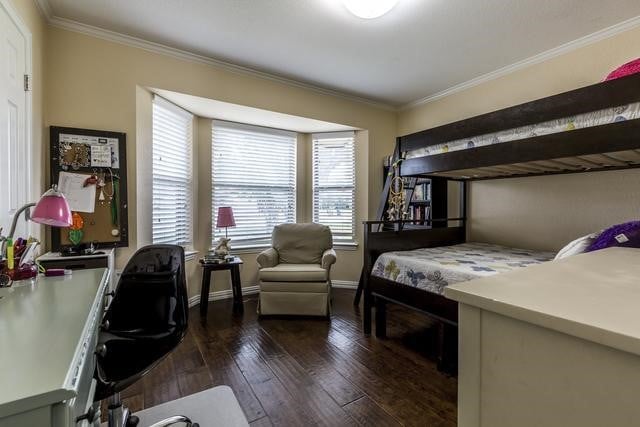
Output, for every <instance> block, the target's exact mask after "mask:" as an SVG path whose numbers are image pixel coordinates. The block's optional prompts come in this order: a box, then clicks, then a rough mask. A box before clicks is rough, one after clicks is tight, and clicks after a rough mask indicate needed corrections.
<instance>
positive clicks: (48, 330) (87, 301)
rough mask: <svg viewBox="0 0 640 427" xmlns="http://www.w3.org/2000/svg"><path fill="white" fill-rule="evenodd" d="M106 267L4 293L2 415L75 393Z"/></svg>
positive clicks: (0, 311)
mask: <svg viewBox="0 0 640 427" xmlns="http://www.w3.org/2000/svg"><path fill="white" fill-rule="evenodd" d="M107 278H108V270H107V269H105V268H100V269H92V270H77V271H74V272H73V274H72V275H71V276H60V277H44V276H40V277H38V279H37V280H33V281H22V282H16V283H15V284H14V285H13V287H12V288H9V289H8V290H7V289H0V296H1V297H2V298H0V379H1V380H0V417H3V416H7V415H9V414H12V413H16V412H20V411H21V410H23V408H24V407H26V405H27V400H28V401H29V402H28V406H29V407H32V408H33V407H39V406H44V405H48V404H51V403H54V402H60V401H63V400H66V399H68V398H71V397H73V396H74V395H75V393H76V390H75V389H74V386H73V384H72V375H73V373H72V371H73V369H72V368H73V367H74V364H75V363H77V355H78V353H79V351H78V350H79V346H80V345H81V344H82V342H83V339H84V335H85V333H86V328H87V324H88V322H89V314H90V312H91V310H92V308H94V307H95V306H96V304H99V303H100V301H99V299H100V298H102V294H101V293H100V292H99V291H101V290H102V289H104V286H106V280H107Z"/></svg>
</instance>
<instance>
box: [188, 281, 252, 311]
mask: <svg viewBox="0 0 640 427" xmlns="http://www.w3.org/2000/svg"><path fill="white" fill-rule="evenodd" d="M258 292H260V287H259V286H258V285H253V286H243V287H242V295H253V294H257V293H258ZM229 298H233V291H231V289H225V290H224V291H215V292H209V301H219V300H223V299H229ZM198 304H200V295H194V296H192V297H191V298H189V307H193V306H194V305H198Z"/></svg>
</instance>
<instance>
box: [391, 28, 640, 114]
mask: <svg viewBox="0 0 640 427" xmlns="http://www.w3.org/2000/svg"><path fill="white" fill-rule="evenodd" d="M638 26H640V16H636V17H634V18H631V19H628V20H626V21H623V22H620V23H618V24H616V25H613V26H611V27H608V28H605V29H602V30H600V31H596V32H595V33H591V34H588V35H586V36H584V37H580V38H579V39H576V40H573V41H570V42H568V43H565V44H563V45H560V46H558V47H554V48H553V49H549V50H547V51H545V52H542V53H539V54H537V55H534V56H531V57H529V58H527V59H524V60H522V61H518V62H516V63H514V64H511V65H507V66H506V67H502V68H499V69H497V70H495V71H491V72H490V73H487V74H483V75H481V76H478V77H476V78H473V79H471V80H467V81H466V82H463V83H460V84H457V85H455V86H452V87H450V88H448V89H445V90H443V91H440V92H437V93H434V94H433V95H429V96H426V97H424V98H421V99H418V100H416V101H413V102H410V103H408V104H405V105H403V106H401V107H400V108H398V111H404V110H408V109H410V108H415V107H418V106H420V105H424V104H428V103H429V102H433V101H436V100H438V99H442V98H444V97H447V96H449V95H453V94H454V93H458V92H462V91H463V90H466V89H470V88H472V87H474V86H478V85H481V84H483V83H486V82H489V81H491V80H495V79H497V78H500V77H503V76H506V75H508V74H511V73H514V72H516V71H518V70H522V69H524V68H527V67H530V66H532V65H535V64H539V63H541V62H544V61H547V60H549V59H552V58H555V57H557V56H561V55H564V54H566V53H569V52H572V51H574V50H576V49H579V48H581V47H584V46H588V45H590V44H593V43H596V42H599V41H600V40H604V39H607V38H609V37H612V36H615V35H616V34H620V33H623V32H625V31H628V30H631V29H633V28H636V27H638Z"/></svg>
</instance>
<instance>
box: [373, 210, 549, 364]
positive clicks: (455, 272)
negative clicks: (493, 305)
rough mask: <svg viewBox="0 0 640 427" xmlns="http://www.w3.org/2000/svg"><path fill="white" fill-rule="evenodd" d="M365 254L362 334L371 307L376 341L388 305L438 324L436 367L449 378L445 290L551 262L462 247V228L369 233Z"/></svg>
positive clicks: (513, 251) (449, 315)
mask: <svg viewBox="0 0 640 427" xmlns="http://www.w3.org/2000/svg"><path fill="white" fill-rule="evenodd" d="M368 223H369V224H372V223H376V222H375V221H373V222H368ZM394 241H395V242H397V244H396V246H400V247H396V248H393V250H391V251H389V247H390V245H389V243H390V242H394ZM392 246H393V245H392ZM382 248H384V249H382ZM367 250H368V254H367V255H368V256H367V260H368V263H369V267H370V269H369V270H368V271H370V274H369V275H367V277H366V278H365V280H366V285H365V304H364V306H365V313H364V318H365V325H364V328H365V332H366V333H370V332H371V320H372V319H371V315H372V308H373V307H375V334H376V336H378V337H384V336H386V305H387V303H395V304H401V305H403V306H406V307H409V308H411V309H414V310H418V311H420V312H422V313H424V314H426V315H428V316H430V317H431V318H433V319H435V320H437V321H438V323H437V325H438V348H437V357H438V367H439V369H440V370H442V371H445V372H448V373H455V371H456V368H457V325H458V306H457V303H456V302H455V301H451V300H449V299H447V298H445V297H444V296H443V293H444V289H445V287H447V286H449V285H452V284H454V283H460V282H465V281H468V280H472V279H476V278H480V277H486V276H491V275H494V274H499V273H502V272H507V271H512V270H515V269H520V268H525V267H528V266H530V265H536V264H540V263H543V262H546V261H550V260H552V259H553V258H554V256H555V254H554V253H551V252H542V251H533V250H527V249H519V248H510V247H505V246H500V245H495V244H489V243H478V242H465V241H464V227H445V228H433V229H414V230H398V231H371V230H369V231H368V232H367ZM381 250H385V252H381Z"/></svg>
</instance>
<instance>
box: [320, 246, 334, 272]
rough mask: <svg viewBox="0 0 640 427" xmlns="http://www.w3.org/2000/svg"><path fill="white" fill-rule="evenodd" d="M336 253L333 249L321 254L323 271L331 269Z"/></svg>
mask: <svg viewBox="0 0 640 427" xmlns="http://www.w3.org/2000/svg"><path fill="white" fill-rule="evenodd" d="M336 259H337V257H336V251H334V250H333V249H327V250H326V251H324V253H323V254H322V268H324V269H325V270H329V269H331V266H332V265H333V264H335V263H336Z"/></svg>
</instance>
